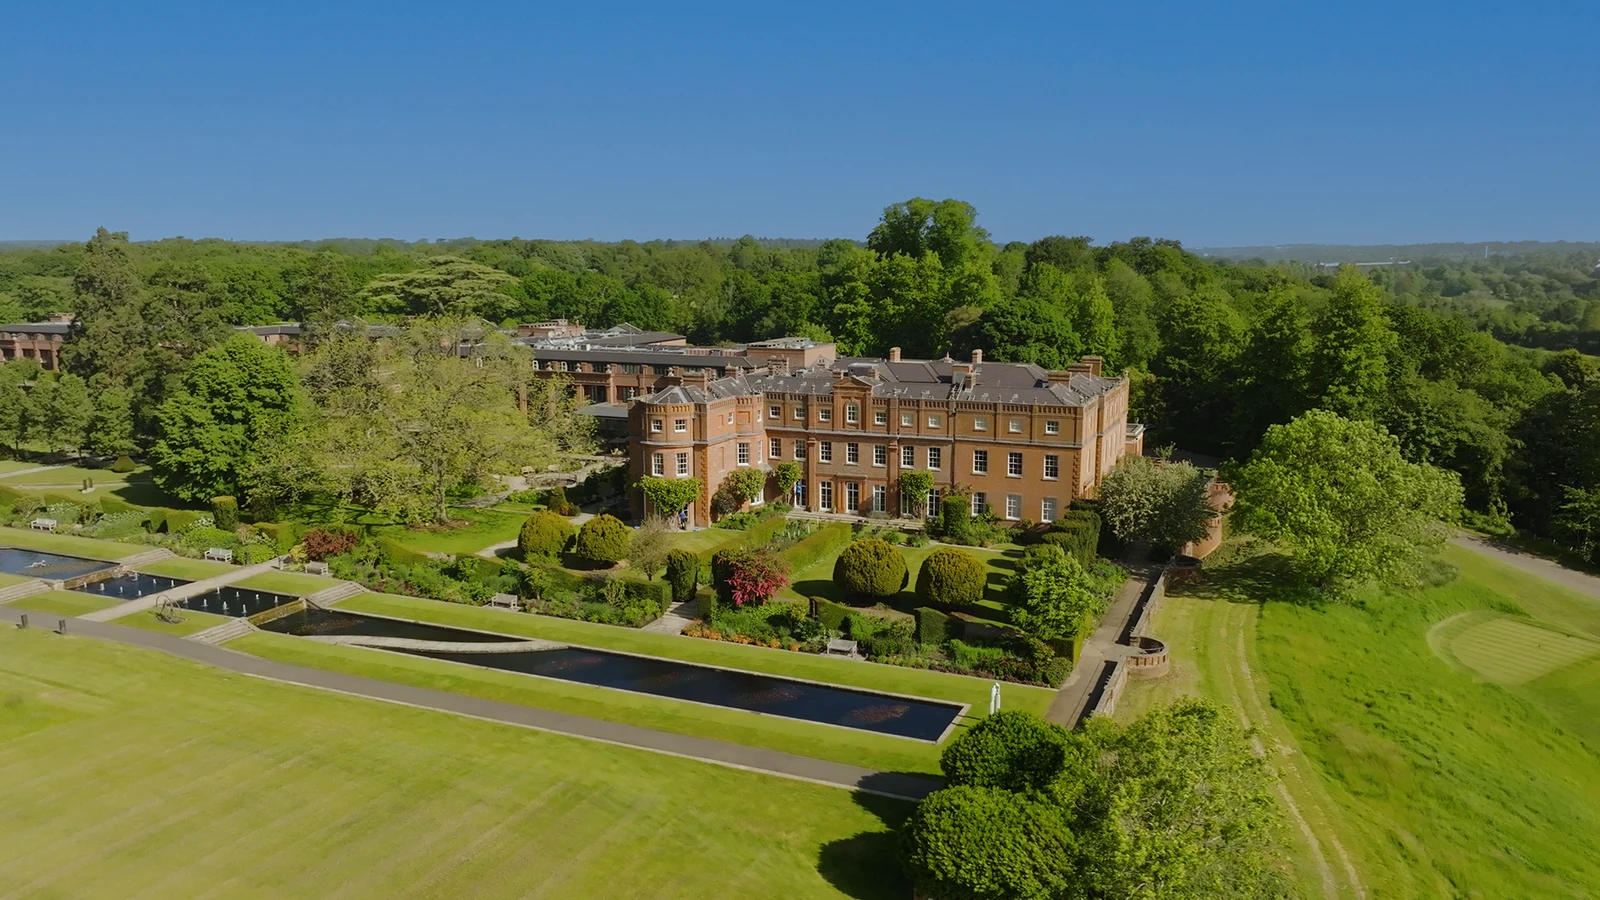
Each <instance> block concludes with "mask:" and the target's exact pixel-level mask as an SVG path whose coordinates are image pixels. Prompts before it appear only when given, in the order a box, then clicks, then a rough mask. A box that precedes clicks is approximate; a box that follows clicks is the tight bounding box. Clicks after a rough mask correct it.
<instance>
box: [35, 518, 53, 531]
mask: <svg viewBox="0 0 1600 900" xmlns="http://www.w3.org/2000/svg"><path fill="white" fill-rule="evenodd" d="M28 527H29V528H32V529H33V530H34V531H55V530H56V520H55V519H34V520H33V521H32V522H29V523H28Z"/></svg>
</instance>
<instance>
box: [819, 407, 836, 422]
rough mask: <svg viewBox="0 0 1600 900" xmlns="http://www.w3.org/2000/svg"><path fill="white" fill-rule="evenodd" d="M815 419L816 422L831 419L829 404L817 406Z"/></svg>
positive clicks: (831, 408) (829, 420) (831, 412)
mask: <svg viewBox="0 0 1600 900" xmlns="http://www.w3.org/2000/svg"><path fill="white" fill-rule="evenodd" d="M817 421H818V422H832V421H833V407H831V406H820V407H818V408H817Z"/></svg>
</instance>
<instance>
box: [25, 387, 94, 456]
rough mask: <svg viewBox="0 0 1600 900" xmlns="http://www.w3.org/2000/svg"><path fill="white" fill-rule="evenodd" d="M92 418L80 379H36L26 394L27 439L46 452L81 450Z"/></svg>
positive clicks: (85, 389) (91, 409) (91, 401)
mask: <svg viewBox="0 0 1600 900" xmlns="http://www.w3.org/2000/svg"><path fill="white" fill-rule="evenodd" d="M93 414H94V401H93V400H92V399H91V398H90V397H89V386H88V385H87V384H85V383H84V380H83V379H82V378H79V377H78V376H76V375H72V374H70V373H68V374H62V375H59V376H57V377H54V378H40V379H37V380H35V381H34V385H33V390H31V391H29V393H28V437H29V438H31V439H33V440H36V441H39V442H40V443H42V444H44V445H45V446H46V447H47V448H49V449H50V450H61V449H65V448H69V447H70V448H73V449H81V448H82V447H83V444H84V438H85V437H86V436H87V434H88V429H89V420H90V417H91V416H92V415H93Z"/></svg>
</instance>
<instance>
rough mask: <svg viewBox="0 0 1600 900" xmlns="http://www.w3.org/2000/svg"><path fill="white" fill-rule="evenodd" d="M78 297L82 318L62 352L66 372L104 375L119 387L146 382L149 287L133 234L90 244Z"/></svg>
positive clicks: (101, 233)
mask: <svg viewBox="0 0 1600 900" xmlns="http://www.w3.org/2000/svg"><path fill="white" fill-rule="evenodd" d="M72 292H73V306H74V307H75V309H76V311H77V318H76V320H75V321H74V323H73V328H72V332H71V333H70V334H69V335H68V337H67V340H66V342H65V344H64V346H63V347H62V350H61V353H62V357H63V361H64V362H65V364H66V367H67V368H68V369H69V370H71V371H74V372H77V373H79V374H80V375H90V374H96V373H104V374H105V375H106V376H107V377H108V378H109V379H110V380H111V383H113V384H117V385H123V386H128V385H133V384H136V383H138V382H140V381H142V380H143V379H144V377H145V376H146V374H147V373H146V372H145V371H144V370H143V368H142V366H143V363H144V350H145V348H146V346H147V343H148V342H147V341H146V339H145V331H146V329H145V324H144V319H143V305H144V282H143V281H142V280H141V279H140V278H139V271H138V267H137V266H136V265H135V263H134V260H133V252H132V250H131V249H130V247H129V245H128V234H127V232H125V231H118V232H110V231H107V230H105V229H104V228H101V229H98V230H97V231H96V232H95V236H94V237H92V238H90V239H89V241H88V243H86V244H85V245H84V254H83V257H82V259H81V261H80V262H79V263H78V268H77V271H76V272H75V273H74V274H73V277H72Z"/></svg>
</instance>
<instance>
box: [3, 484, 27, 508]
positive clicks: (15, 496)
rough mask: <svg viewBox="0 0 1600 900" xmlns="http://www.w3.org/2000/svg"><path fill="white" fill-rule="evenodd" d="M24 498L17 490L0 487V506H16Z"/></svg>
mask: <svg viewBox="0 0 1600 900" xmlns="http://www.w3.org/2000/svg"><path fill="white" fill-rule="evenodd" d="M22 496H23V495H22V492H21V491H19V490H17V489H16V488H9V487H0V505H3V506H16V505H17V501H19V500H21V499H22Z"/></svg>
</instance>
